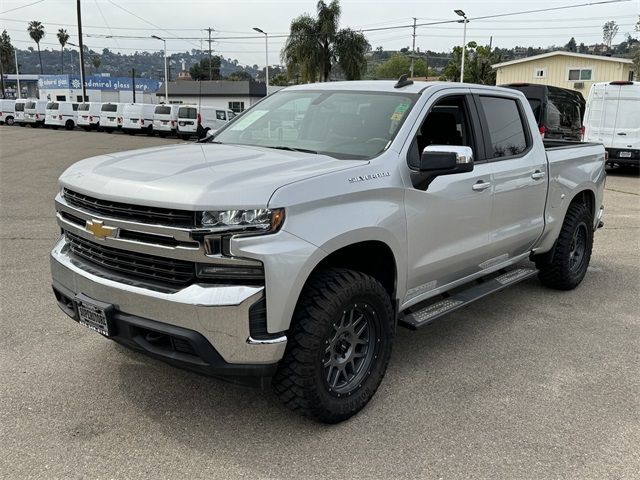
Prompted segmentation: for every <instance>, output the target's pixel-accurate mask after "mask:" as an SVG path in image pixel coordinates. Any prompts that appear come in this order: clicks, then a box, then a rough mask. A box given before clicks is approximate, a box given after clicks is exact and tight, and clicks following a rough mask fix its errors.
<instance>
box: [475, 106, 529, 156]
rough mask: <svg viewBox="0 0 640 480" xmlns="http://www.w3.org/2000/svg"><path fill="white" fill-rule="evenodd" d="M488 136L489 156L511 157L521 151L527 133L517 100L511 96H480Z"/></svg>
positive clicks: (526, 145) (525, 147)
mask: <svg viewBox="0 0 640 480" xmlns="http://www.w3.org/2000/svg"><path fill="white" fill-rule="evenodd" d="M480 102H481V104H482V109H483V110H484V116H485V118H486V126H487V132H486V133H487V134H488V136H489V143H490V148H491V149H490V151H489V152H487V153H488V156H489V157H493V158H500V157H512V156H515V155H520V154H521V153H523V152H524V151H525V150H526V149H527V147H528V142H527V135H526V133H525V127H524V123H523V119H522V115H521V114H520V109H519V108H518V101H517V100H514V99H511V98H501V97H485V96H481V97H480Z"/></svg>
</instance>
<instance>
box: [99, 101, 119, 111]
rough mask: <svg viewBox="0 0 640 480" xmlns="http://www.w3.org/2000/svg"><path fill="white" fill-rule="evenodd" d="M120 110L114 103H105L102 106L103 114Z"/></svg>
mask: <svg viewBox="0 0 640 480" xmlns="http://www.w3.org/2000/svg"><path fill="white" fill-rule="evenodd" d="M117 110H118V105H116V104H113V103H105V104H104V105H102V108H101V109H100V111H102V112H116V111H117Z"/></svg>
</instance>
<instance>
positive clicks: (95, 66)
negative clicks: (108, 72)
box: [91, 55, 102, 73]
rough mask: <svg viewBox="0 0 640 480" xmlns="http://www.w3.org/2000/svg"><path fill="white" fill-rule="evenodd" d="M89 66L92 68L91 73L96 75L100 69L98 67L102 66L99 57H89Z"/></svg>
mask: <svg viewBox="0 0 640 480" xmlns="http://www.w3.org/2000/svg"><path fill="white" fill-rule="evenodd" d="M91 65H92V66H93V73H96V72H97V71H98V69H99V68H100V65H102V60H101V59H100V56H98V55H94V56H93V57H91Z"/></svg>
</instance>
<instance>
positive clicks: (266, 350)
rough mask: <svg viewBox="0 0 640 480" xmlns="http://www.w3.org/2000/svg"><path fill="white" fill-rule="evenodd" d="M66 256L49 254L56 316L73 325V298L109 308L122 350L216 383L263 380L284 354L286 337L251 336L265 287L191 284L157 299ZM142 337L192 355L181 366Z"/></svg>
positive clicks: (59, 248)
mask: <svg viewBox="0 0 640 480" xmlns="http://www.w3.org/2000/svg"><path fill="white" fill-rule="evenodd" d="M67 250H68V248H67V243H66V241H65V240H64V239H61V240H60V241H59V242H58V243H57V244H56V246H55V247H54V249H53V251H52V252H51V272H52V277H53V289H54V292H55V293H56V297H57V299H58V303H59V305H60V308H62V310H63V311H64V312H65V313H66V314H67V315H69V316H71V317H72V318H73V317H74V315H75V314H76V312H75V310H74V308H73V299H74V298H75V296H76V295H78V294H83V295H85V296H87V297H89V298H91V299H93V300H97V301H99V302H105V303H109V304H112V305H113V306H114V316H113V318H114V322H115V326H116V331H115V335H114V336H113V337H112V338H113V339H114V340H116V341H118V342H120V343H122V344H124V345H127V346H129V347H132V348H135V349H137V350H142V351H145V352H146V353H148V354H150V355H153V356H155V357H158V358H161V359H163V360H165V361H167V362H169V363H172V364H178V365H179V366H182V367H185V368H188V369H190V370H196V371H199V372H200V373H207V374H210V375H213V376H247V375H251V376H268V375H270V374H271V373H273V371H274V369H275V367H276V364H277V362H278V361H279V360H280V359H281V358H282V356H283V354H284V349H285V346H286V342H287V339H286V336H282V337H277V338H275V339H271V340H263V341H258V340H253V339H252V338H251V336H250V329H249V309H250V307H251V306H252V305H254V304H255V303H257V302H259V301H260V300H261V299H262V298H263V297H264V287H262V286H238V285H206V284H193V285H189V286H187V287H184V288H182V289H180V290H177V291H159V290H154V289H151V288H149V287H148V286H143V285H141V284H136V283H135V282H128V283H123V282H122V280H121V279H117V278H115V277H110V274H109V273H108V272H105V271H100V270H97V269H96V268H95V267H93V266H91V265H89V264H86V263H84V262H83V261H81V260H80V259H78V258H76V257H74V256H73V255H71V254H70V253H69V252H68V251H67ZM141 331H142V332H143V333H144V332H146V331H150V332H156V333H158V334H161V335H167V336H177V337H180V338H183V339H184V338H186V339H187V340H188V343H190V344H191V345H192V347H193V349H194V351H195V352H196V355H195V356H193V355H192V357H193V358H184V355H183V354H178V353H179V352H178V353H176V352H175V351H172V350H160V349H158V348H156V347H154V344H153V343H152V342H149V341H148V340H145V335H146V333H144V334H143V333H140V332H141ZM172 332H173V333H172ZM152 337H153V335H152ZM145 342H146V343H145ZM151 347H153V348H151Z"/></svg>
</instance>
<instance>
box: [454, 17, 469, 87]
mask: <svg viewBox="0 0 640 480" xmlns="http://www.w3.org/2000/svg"><path fill="white" fill-rule="evenodd" d="M454 12H455V13H456V15H458V16H460V17H462V18H463V20H459V23H464V34H463V37H462V62H461V64H460V82H461V83H462V82H464V57H466V56H467V55H466V54H467V23H469V19H468V18H467V15H466V14H465V13H464V12H463V11H462V10H454Z"/></svg>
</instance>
